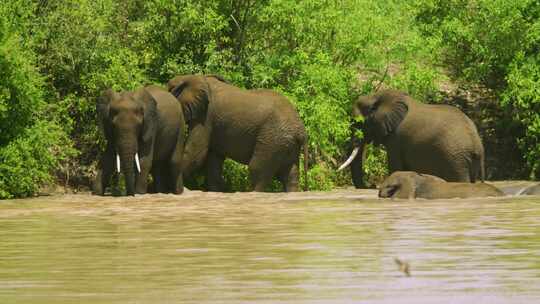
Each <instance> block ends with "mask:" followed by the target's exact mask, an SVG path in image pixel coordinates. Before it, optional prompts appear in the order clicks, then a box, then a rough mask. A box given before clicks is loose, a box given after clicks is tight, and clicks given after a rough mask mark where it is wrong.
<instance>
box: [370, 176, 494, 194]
mask: <svg viewBox="0 0 540 304" xmlns="http://www.w3.org/2000/svg"><path fill="white" fill-rule="evenodd" d="M503 195H504V193H503V192H502V191H501V190H499V189H497V188H496V187H495V186H492V185H490V184H487V183H474V184H471V183H449V182H446V181H445V180H443V179H441V178H438V177H436V176H433V175H429V174H421V173H417V172H412V171H396V172H394V173H392V175H390V176H389V177H387V178H386V179H385V180H384V182H383V183H382V184H381V185H380V186H379V197H382V198H402V199H414V198H426V199H439V198H469V197H487V196H503Z"/></svg>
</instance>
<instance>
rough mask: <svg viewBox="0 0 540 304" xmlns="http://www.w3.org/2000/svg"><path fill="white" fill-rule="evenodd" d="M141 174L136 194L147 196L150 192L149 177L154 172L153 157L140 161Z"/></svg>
mask: <svg viewBox="0 0 540 304" xmlns="http://www.w3.org/2000/svg"><path fill="white" fill-rule="evenodd" d="M140 164H141V172H139V174H138V175H137V181H136V185H135V193H137V194H146V192H147V191H148V175H149V174H150V172H151V171H152V157H151V156H143V157H142V158H141V160H140Z"/></svg>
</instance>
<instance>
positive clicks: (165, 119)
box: [93, 86, 185, 195]
mask: <svg viewBox="0 0 540 304" xmlns="http://www.w3.org/2000/svg"><path fill="white" fill-rule="evenodd" d="M97 113H98V118H99V122H100V124H101V126H102V129H103V132H104V133H105V139H106V141H107V148H106V150H105V152H104V153H103V155H102V157H101V159H100V161H99V164H98V174H97V176H96V180H95V182H94V190H93V193H94V194H97V195H103V194H104V192H105V188H106V187H107V186H108V185H109V181H110V179H111V175H112V173H113V172H114V171H116V154H118V155H119V156H120V164H121V172H122V174H123V175H124V177H125V183H126V192H127V194H128V195H134V194H135V193H138V194H144V193H146V192H147V188H148V187H147V183H148V174H149V173H151V174H152V177H153V179H154V185H153V186H154V191H156V192H165V193H169V192H172V193H176V194H180V193H182V191H183V190H184V183H183V176H182V155H183V151H184V132H185V122H184V118H183V112H182V107H181V106H180V105H179V104H178V102H177V101H176V99H175V98H174V96H172V95H171V94H170V93H169V92H167V91H166V90H164V89H162V88H160V87H157V86H147V87H145V88H141V89H138V90H136V91H133V92H121V93H117V92H114V91H112V90H110V89H109V90H107V91H105V92H104V93H103V94H102V96H101V97H100V98H99V99H98V103H97ZM135 153H138V155H139V158H140V167H141V172H140V173H138V172H137V170H136V167H135Z"/></svg>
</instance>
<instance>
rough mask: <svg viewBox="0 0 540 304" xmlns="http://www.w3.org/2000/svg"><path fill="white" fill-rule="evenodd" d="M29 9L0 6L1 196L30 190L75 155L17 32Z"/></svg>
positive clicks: (27, 6)
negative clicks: (46, 100)
mask: <svg viewBox="0 0 540 304" xmlns="http://www.w3.org/2000/svg"><path fill="white" fill-rule="evenodd" d="M31 9H32V5H30V4H29V3H26V2H25V1H14V2H7V3H3V4H0V16H2V18H0V126H1V132H0V199H3V198H11V197H21V196H29V195H32V194H34V193H35V192H36V191H37V190H38V189H39V187H40V185H41V184H42V183H43V182H46V181H50V180H51V179H52V174H53V173H54V172H55V170H57V168H58V167H60V165H61V163H62V162H63V161H65V160H66V158H67V157H68V156H71V155H73V154H74V151H73V150H72V149H71V148H70V144H71V141H70V140H69V138H68V137H67V135H66V132H65V131H64V130H63V129H62V128H60V126H59V125H58V121H59V120H58V119H57V117H58V116H59V114H60V112H59V111H57V109H56V108H55V107H54V105H48V104H47V103H46V102H45V100H44V93H43V91H44V79H43V77H42V76H41V75H39V73H38V72H37V71H36V69H35V67H34V62H35V55H34V53H33V52H32V50H31V49H29V48H28V45H25V44H24V43H23V41H24V39H23V36H22V34H21V33H20V32H19V31H18V26H19V25H23V24H25V22H24V20H25V18H26V17H27V16H28V14H29V10H30V12H31ZM17 18H19V19H18V20H16V19H17Z"/></svg>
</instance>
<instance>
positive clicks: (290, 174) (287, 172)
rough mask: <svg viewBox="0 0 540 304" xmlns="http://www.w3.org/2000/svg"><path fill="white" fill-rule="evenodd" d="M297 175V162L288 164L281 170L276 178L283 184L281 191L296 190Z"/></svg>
mask: <svg viewBox="0 0 540 304" xmlns="http://www.w3.org/2000/svg"><path fill="white" fill-rule="evenodd" d="M299 176H300V175H299V170H298V162H296V163H293V164H291V165H288V166H287V167H286V168H285V169H283V170H281V171H280V172H279V175H278V178H279V181H280V182H281V184H282V185H283V191H285V192H298V189H299V186H298V184H299V182H298V180H299Z"/></svg>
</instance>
